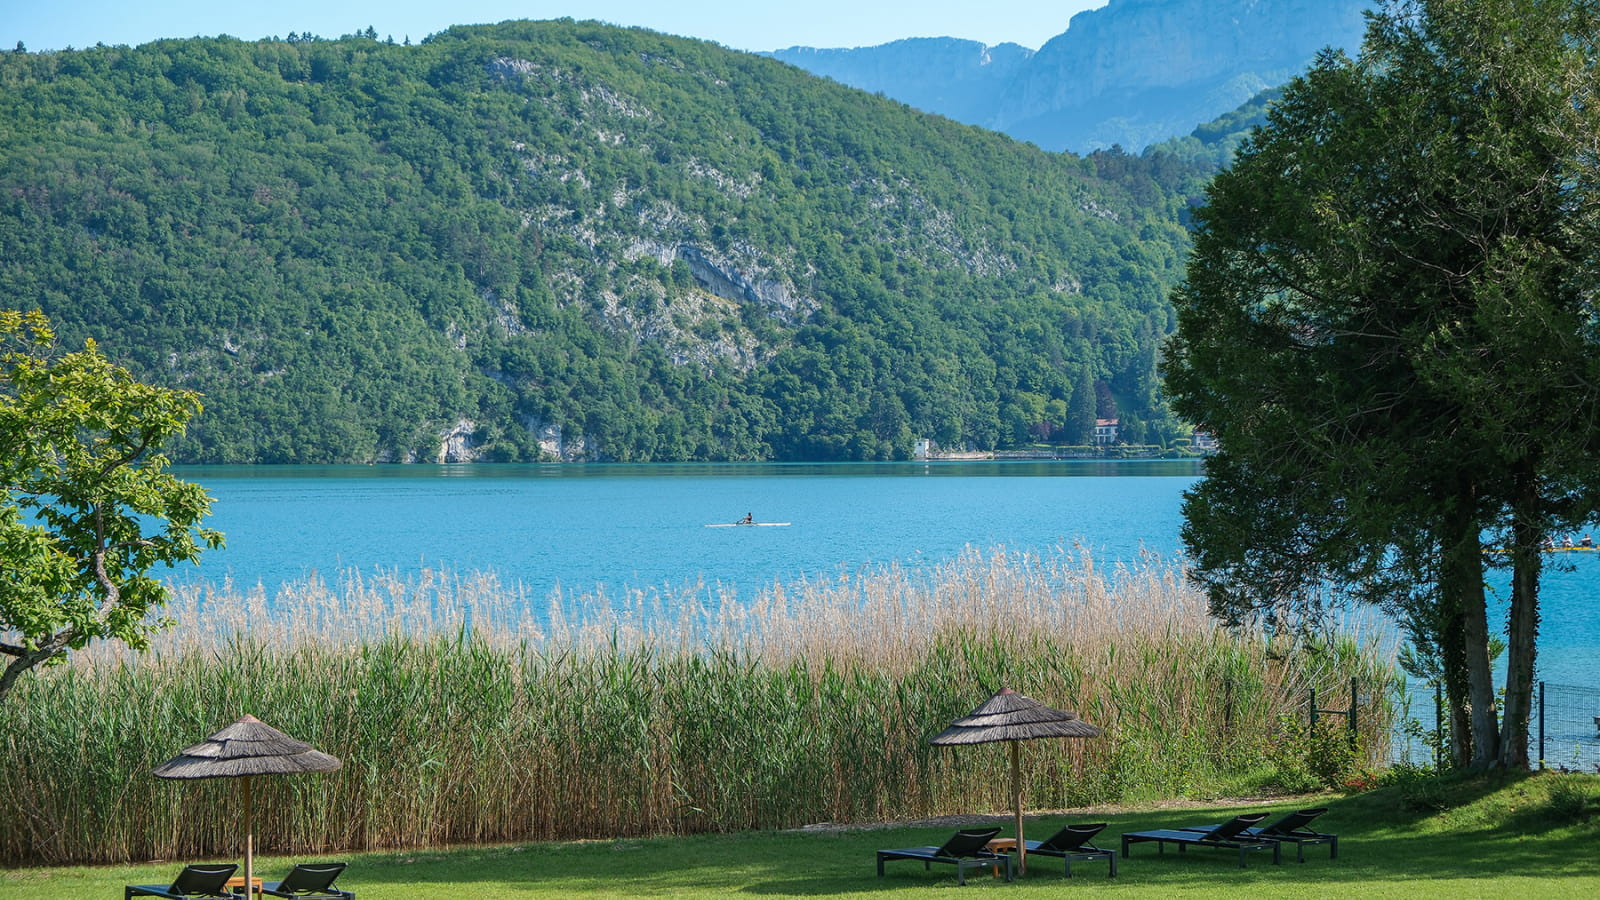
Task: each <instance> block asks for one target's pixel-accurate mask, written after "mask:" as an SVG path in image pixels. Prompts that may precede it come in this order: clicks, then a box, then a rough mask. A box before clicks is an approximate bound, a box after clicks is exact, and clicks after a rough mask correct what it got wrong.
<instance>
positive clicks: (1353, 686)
mask: <svg viewBox="0 0 1600 900" xmlns="http://www.w3.org/2000/svg"><path fill="white" fill-rule="evenodd" d="M1357 731H1358V729H1357V728H1356V677H1355V676H1354V675H1351V676H1350V749H1351V750H1354V749H1356V745H1357V743H1358V741H1357V740H1356V732H1357Z"/></svg>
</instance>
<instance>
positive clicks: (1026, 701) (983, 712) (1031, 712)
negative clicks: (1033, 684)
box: [928, 688, 1102, 871]
mask: <svg viewBox="0 0 1600 900" xmlns="http://www.w3.org/2000/svg"><path fill="white" fill-rule="evenodd" d="M1101 734H1102V732H1101V731H1100V729H1099V728H1097V727H1095V726H1094V725H1090V724H1089V723H1088V722H1085V721H1084V720H1082V719H1080V718H1078V715H1077V713H1073V712H1068V711H1067V710H1064V709H1056V708H1055V707H1053V706H1046V705H1044V704H1043V703H1040V702H1039V701H1037V700H1034V699H1033V698H1031V697H1024V696H1023V695H1021V694H1019V693H1017V692H1016V691H1013V690H1012V689H1010V688H1001V689H1000V690H999V691H997V692H995V695H994V696H993V697H990V698H989V699H988V700H986V701H984V703H983V705H981V706H979V707H978V708H977V709H975V710H973V711H972V712H970V713H967V714H966V715H964V716H962V717H961V718H959V719H956V720H955V721H954V722H951V723H950V727H949V728H946V729H945V730H944V731H941V732H939V733H938V734H936V735H934V736H933V737H932V738H930V739H929V741H928V743H930V744H936V745H939V746H950V745H956V744H990V743H994V742H995V741H1009V742H1010V743H1011V795H1012V796H1013V797H1014V798H1015V799H1016V805H1015V809H1016V815H1017V865H1018V867H1019V868H1021V869H1022V870H1023V871H1027V868H1028V845H1027V843H1026V842H1025V841H1024V840H1023V836H1022V763H1021V758H1020V754H1019V750H1018V746H1019V744H1020V742H1022V741H1031V740H1034V739H1035V738H1079V737H1099V736H1100V735H1101Z"/></svg>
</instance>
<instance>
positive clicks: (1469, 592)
mask: <svg viewBox="0 0 1600 900" xmlns="http://www.w3.org/2000/svg"><path fill="white" fill-rule="evenodd" d="M1471 501H1472V498H1471V496H1470V494H1469V496H1467V497H1463V498H1460V499H1458V500H1457V506H1456V508H1454V509H1452V510H1450V511H1449V512H1447V513H1446V514H1445V517H1444V518H1445V520H1444V525H1443V529H1444V531H1443V541H1442V544H1443V546H1442V548H1441V549H1442V551H1443V557H1442V559H1441V560H1440V566H1441V568H1440V573H1439V590H1440V593H1441V594H1443V595H1444V596H1443V601H1444V602H1445V603H1446V604H1449V605H1450V606H1451V607H1452V608H1454V609H1458V610H1460V613H1461V652H1462V656H1463V661H1464V662H1465V664H1466V675H1467V704H1468V706H1469V707H1470V715H1471V728H1472V751H1471V755H1470V762H1469V763H1468V765H1470V766H1471V767H1472V768H1474V769H1486V768H1489V767H1490V766H1493V765H1494V764H1495V763H1496V762H1498V761H1499V759H1500V727H1499V721H1498V716H1497V715H1496V710H1495V700H1494V674H1493V672H1492V671H1491V670H1490V668H1489V609H1488V602H1487V599H1486V598H1485V597H1484V592H1483V546H1482V544H1481V542H1480V541H1479V539H1478V534H1479V532H1480V529H1479V528H1478V522H1477V519H1476V517H1475V516H1474V515H1473V506H1474V504H1473V503H1472V502H1471ZM1457 755H1458V757H1459V756H1460V755H1462V754H1460V753H1459V752H1458V754H1457Z"/></svg>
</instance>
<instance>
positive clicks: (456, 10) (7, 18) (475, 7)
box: [0, 0, 1106, 51]
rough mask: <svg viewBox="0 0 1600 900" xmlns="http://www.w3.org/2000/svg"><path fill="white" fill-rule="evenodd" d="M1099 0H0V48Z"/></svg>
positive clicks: (1004, 16) (710, 26) (970, 31)
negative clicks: (542, 21)
mask: <svg viewBox="0 0 1600 900" xmlns="http://www.w3.org/2000/svg"><path fill="white" fill-rule="evenodd" d="M1105 5H1106V0H1054V2H1051V0H1015V2H1011V0H990V2H983V0H922V2H913V0H879V2H873V0H865V2H863V0H454V2H438V0H381V2H380V0H321V2H316V0H0V49H4V50H9V49H11V48H12V47H15V46H16V45H17V42H18V41H22V42H23V44H24V45H26V47H27V48H28V49H29V50H34V51H38V50H60V49H63V48H66V47H92V46H94V45H95V44H96V43H105V44H131V45H138V44H142V43H145V42H147V41H151V40H155V39H157V38H183V37H194V36H196V35H203V36H213V35H218V34H228V35H232V36H234V37H238V38H246V39H255V38H261V37H267V36H269V35H277V36H278V37H283V36H284V35H287V34H288V33H289V32H291V31H294V32H304V31H310V32H311V33H313V34H316V35H319V36H321V37H325V38H335V37H338V36H339V35H341V34H349V33H351V32H355V31H359V30H364V29H365V28H366V27H367V26H368V25H371V26H372V27H373V28H375V29H376V30H377V32H378V35H379V36H380V37H388V36H391V35H392V36H393V37H394V39H395V40H397V41H399V40H402V39H403V38H406V37H410V38H411V40H412V41H413V42H415V41H419V40H421V39H422V38H424V37H426V36H428V35H429V34H432V33H434V32H436V31H443V30H444V29H446V28H448V27H450V26H451V25H468V24H478V23H485V22H501V21H504V20H506V19H559V18H562V17H567V16H570V17H572V18H574V19H600V20H602V21H606V22H612V23H615V24H618V25H638V26H643V27H646V28H653V29H655V30H657V31H664V32H668V33H670V34H681V35H685V36H688V37H697V38H704V39H706V40H712V41H717V42H718V43H721V44H723V45H725V46H728V47H733V48H735V49H739V50H776V49H779V48H782V47H789V46H794V45H797V44H798V45H808V46H813V47H863V46H870V45H873V44H882V43H886V42H888V41H893V40H898V39H900V38H907V37H944V36H949V37H959V38H967V39H969V40H975V41H982V42H983V43H985V44H999V43H1003V42H1006V41H1011V42H1014V43H1018V44H1022V45H1024V46H1027V47H1033V48H1035V49H1037V48H1038V47H1039V45H1040V44H1043V43H1044V42H1045V41H1047V40H1049V39H1050V38H1052V37H1054V36H1056V35H1058V34H1060V33H1061V32H1063V31H1065V30H1066V29H1067V23H1068V22H1069V21H1070V20H1071V18H1072V16H1073V14H1075V13H1078V12H1081V11H1083V10H1085V9H1097V8H1099V7H1102V6H1105Z"/></svg>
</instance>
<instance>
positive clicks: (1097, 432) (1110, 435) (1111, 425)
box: [1094, 419, 1117, 447]
mask: <svg viewBox="0 0 1600 900" xmlns="http://www.w3.org/2000/svg"><path fill="white" fill-rule="evenodd" d="M1094 442H1095V446H1098V447H1105V446H1109V445H1111V444H1115V443H1116V442H1117V420H1116V419H1095V420H1094Z"/></svg>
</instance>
